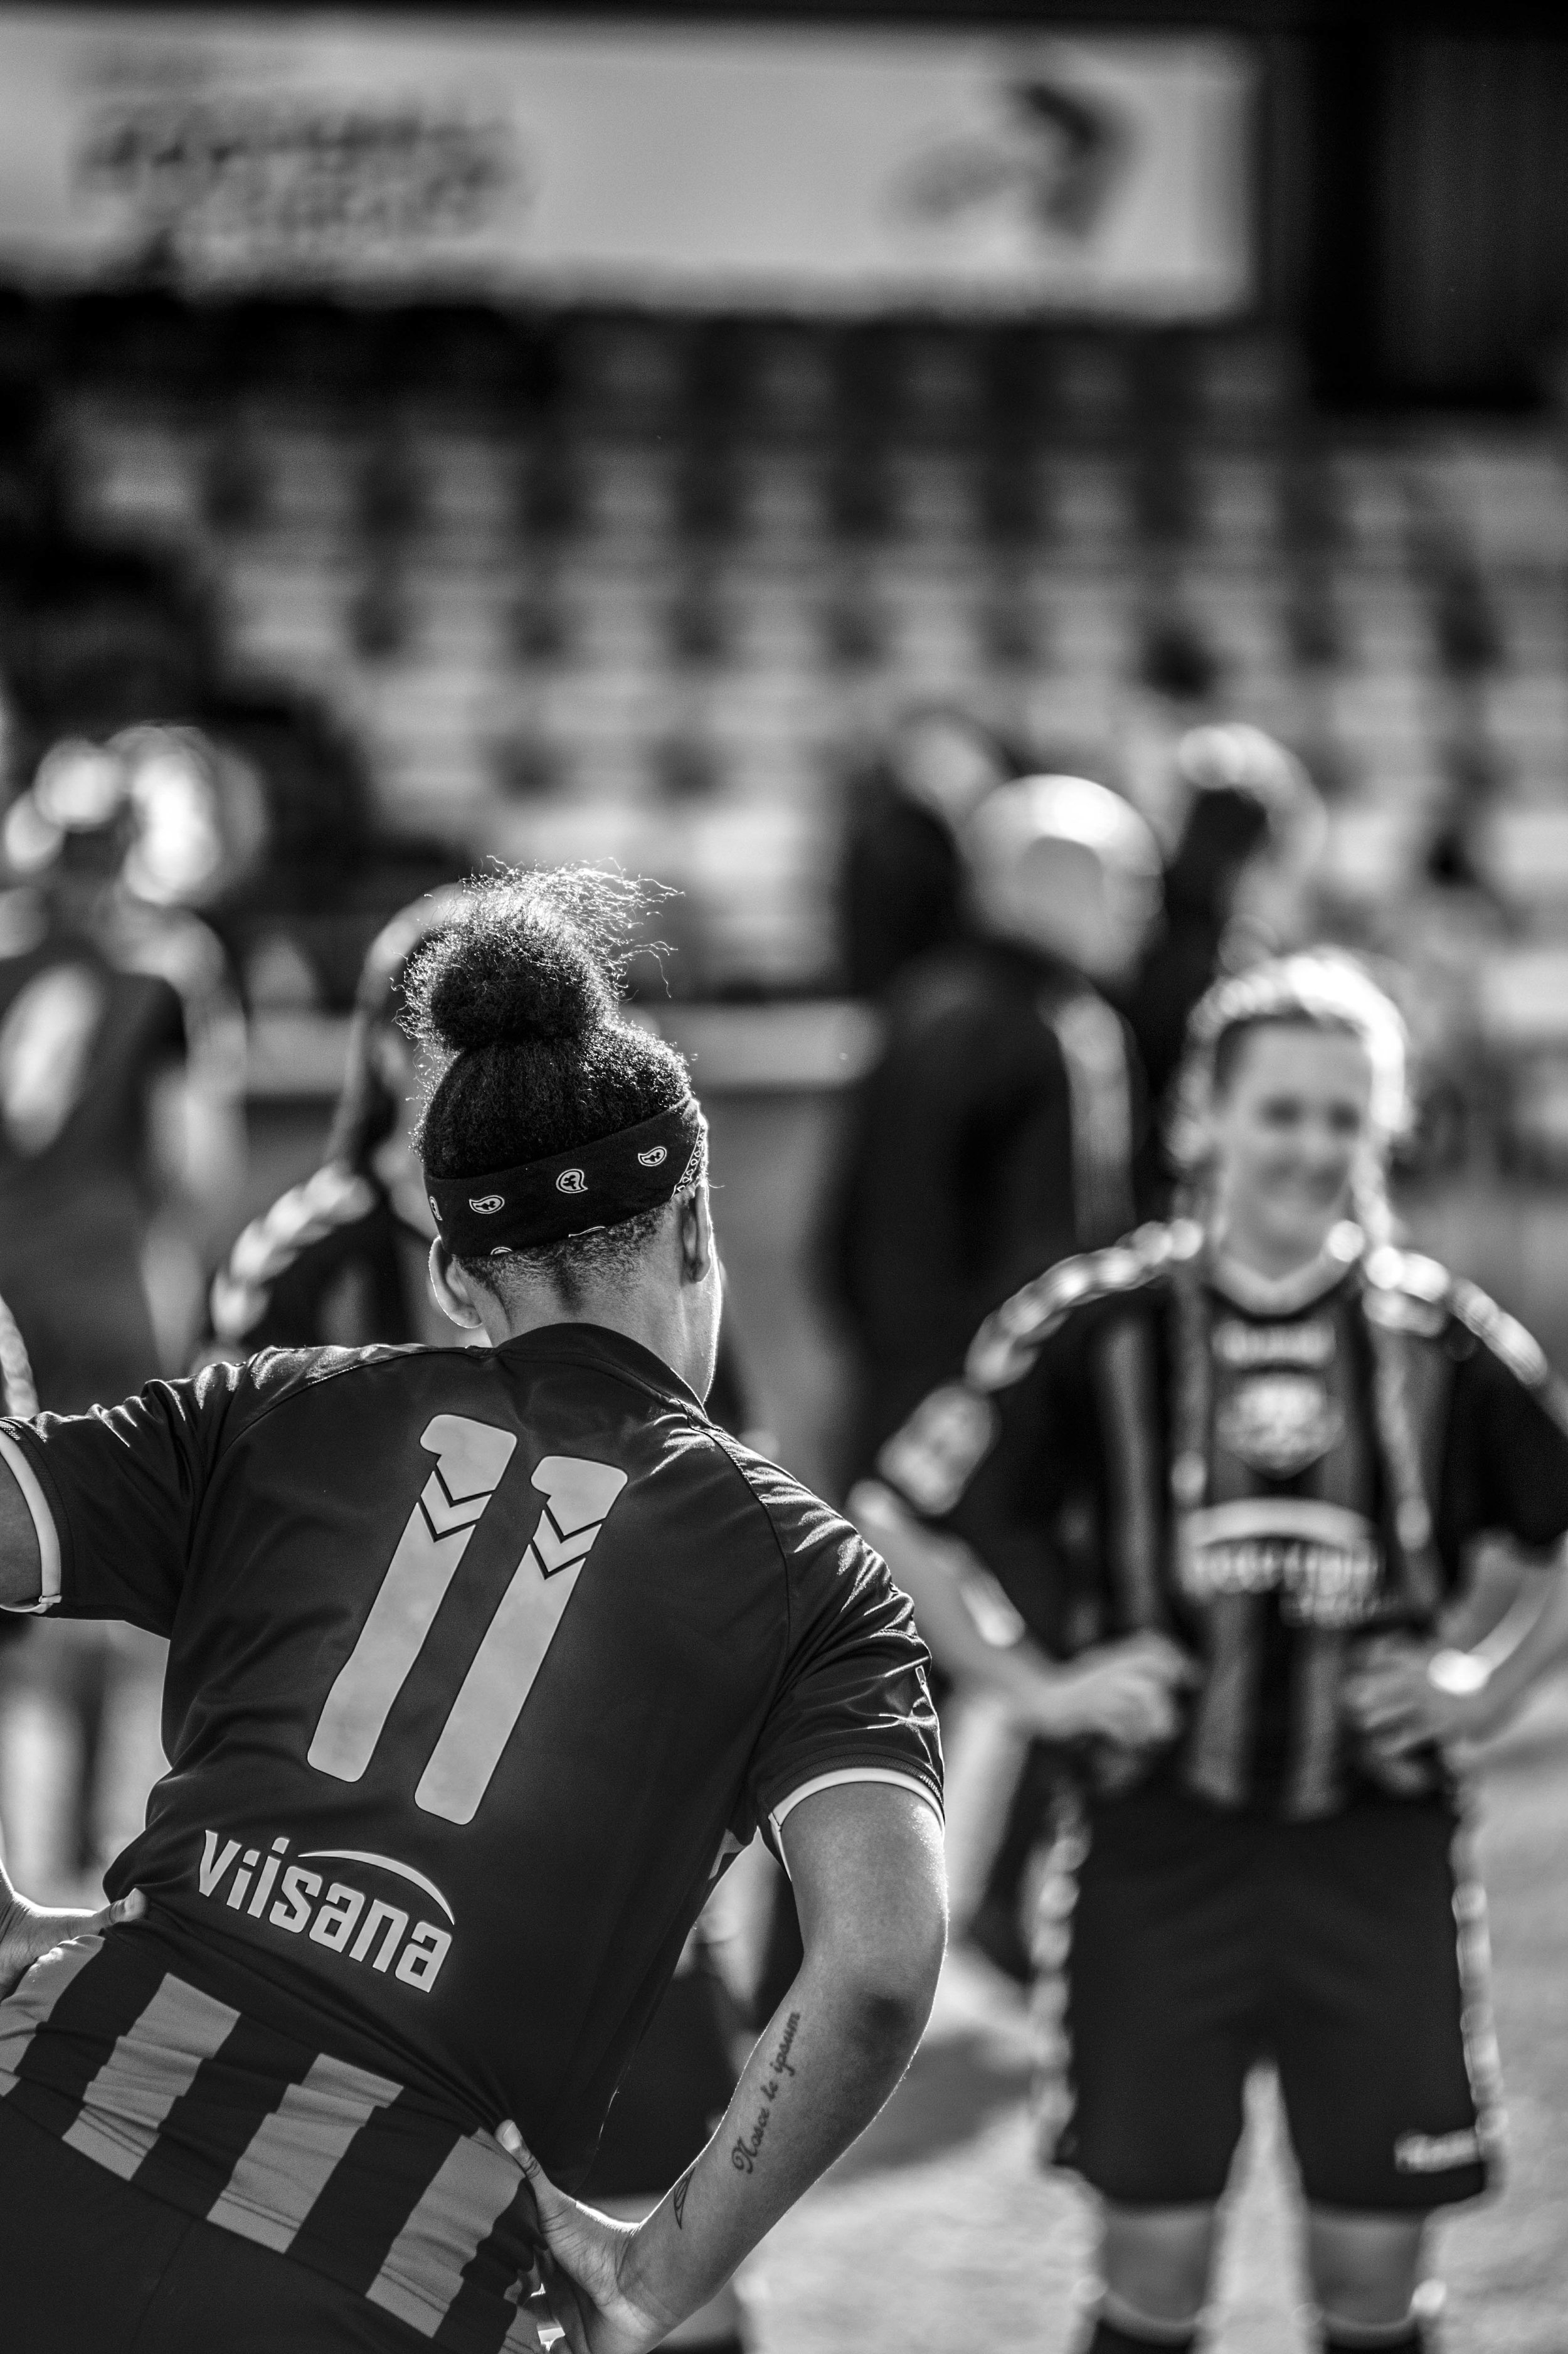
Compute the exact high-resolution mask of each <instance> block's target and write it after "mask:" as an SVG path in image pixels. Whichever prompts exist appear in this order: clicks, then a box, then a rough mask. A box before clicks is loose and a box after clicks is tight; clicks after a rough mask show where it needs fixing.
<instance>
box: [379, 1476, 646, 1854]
mask: <svg viewBox="0 0 1568 2354" xmlns="http://www.w3.org/2000/svg"><path fill="white" fill-rule="evenodd" d="M534 1485H535V1488H537V1489H538V1490H539V1491H540V1493H541V1494H542V1495H543V1497H544V1499H545V1504H544V1509H543V1511H541V1512H540V1514H539V1525H538V1527H537V1528H536V1529H535V1532H534V1535H533V1537H532V1539H531V1541H530V1542H529V1543H528V1545H527V1547H526V1548H525V1550H524V1554H523V1558H522V1560H521V1561H520V1562H519V1563H518V1564H517V1567H516V1569H515V1570H514V1573H513V1576H512V1583H511V1585H509V1586H508V1587H507V1589H506V1591H505V1593H504V1594H503V1596H502V1597H501V1602H500V1605H499V1606H498V1608H497V1610H496V1613H495V1616H494V1617H493V1619H492V1620H491V1622H490V1625H489V1626H488V1628H486V1629H485V1635H484V1640H483V1642H482V1643H481V1645H480V1647H479V1649H478V1650H477V1651H476V1652H475V1654H474V1657H473V1660H472V1663H471V1666H470V1668H469V1671H468V1673H467V1675H466V1676H465V1677H464V1678H463V1681H462V1689H461V1691H460V1692H459V1693H458V1696H457V1698H456V1700H455V1701H454V1702H452V1712H451V1714H450V1716H449V1717H448V1719H447V1721H446V1723H445V1724H444V1725H443V1726H442V1727H441V1734H440V1740H439V1741H438V1742H437V1744H436V1745H435V1748H434V1749H433V1750H432V1752H431V1753H430V1762H429V1765H427V1766H426V1768H425V1770H424V1773H423V1774H422V1775H421V1776H420V1777H419V1786H418V1789H417V1790H416V1791H415V1793H414V1802H415V1804H416V1805H417V1806H419V1807H422V1808H424V1810H425V1812H426V1813H427V1814H430V1815H440V1816H441V1817H442V1818H443V1819H445V1820H446V1821H447V1822H450V1823H469V1822H471V1821H472V1820H473V1818H474V1815H475V1814H476V1812H477V1811H478V1808H479V1804H480V1801H481V1799H482V1797H483V1796H484V1794H485V1792H486V1790H487V1789H488V1788H489V1787H490V1782H491V1777H492V1776H493V1774H494V1772H495V1769H496V1767H497V1766H498V1765H500V1763H501V1759H502V1755H503V1751H504V1750H505V1747H506V1744H507V1743H508V1742H509V1741H510V1740H511V1738H512V1734H513V1729H514V1726H515V1724H516V1723H517V1720H518V1718H519V1717H520V1716H521V1715H522V1713H523V1711H524V1706H525V1705H526V1703H527V1699H528V1695H529V1693H530V1692H531V1691H533V1689H534V1686H535V1682H536V1681H537V1679H538V1675H539V1670H540V1669H541V1668H542V1667H543V1666H544V1664H545V1658H546V1653H547V1652H548V1650H549V1648H550V1645H551V1644H552V1643H553V1642H554V1640H555V1638H556V1630H557V1628H559V1626H560V1623H561V1620H562V1619H563V1618H564V1617H565V1616H566V1612H567V1605H568V1604H569V1602H570V1601H571V1598H572V1596H573V1594H574V1593H575V1592H576V1591H577V1578H578V1575H579V1574H580V1572H581V1570H582V1565H583V1564H584V1562H585V1561H586V1560H587V1559H588V1554H589V1553H591V1552H592V1550H593V1546H594V1542H595V1539H596V1538H597V1537H598V1535H599V1531H600V1529H602V1528H603V1526H604V1524H605V1522H606V1521H607V1520H608V1519H609V1512H610V1508H611V1507H612V1505H613V1504H614V1502H615V1500H616V1498H617V1497H618V1496H619V1495H620V1491H621V1490H622V1489H623V1488H624V1487H625V1485H626V1474H625V1472H624V1471H621V1470H619V1469H617V1468H616V1466H615V1465H614V1464H613V1463H595V1462H592V1461H590V1460H589V1459H588V1458H587V1457H586V1456H577V1455H547V1456H546V1458H545V1459H544V1460H543V1462H541V1463H539V1464H536V1465H535V1470H534Z"/></svg>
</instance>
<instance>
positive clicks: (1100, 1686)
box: [849, 1479, 1192, 1748]
mask: <svg viewBox="0 0 1568 2354" xmlns="http://www.w3.org/2000/svg"><path fill="white" fill-rule="evenodd" d="M849 1511H850V1515H851V1518H852V1519H853V1521H854V1522H855V1524H856V1526H857V1527H858V1528H859V1529H860V1531H861V1532H862V1534H863V1536H864V1537H865V1539H866V1541H867V1543H870V1544H874V1546H875V1547H876V1550H877V1551H878V1553H881V1554H882V1556H883V1558H884V1560H885V1562H886V1564H887V1565H888V1567H889V1569H890V1570H891V1571H892V1573H893V1575H894V1579H895V1582H896V1583H897V1584H898V1585H901V1586H902V1587H903V1589H904V1591H905V1592H906V1594H907V1595H908V1596H909V1598H910V1600H911V1601H912V1602H913V1604H914V1605H915V1621H916V1626H917V1627H918V1628H919V1629H920V1632H921V1634H922V1636H923V1637H924V1638H925V1639H926V1641H927V1644H928V1645H929V1646H930V1649H931V1655H932V1657H933V1658H934V1659H936V1660H937V1662H938V1665H939V1666H940V1667H942V1668H944V1669H946V1670H947V1672H948V1675H950V1676H951V1677H952V1678H953V1679H954V1681H955V1682H958V1683H967V1684H969V1685H978V1686H980V1688H981V1689H983V1690H985V1691H990V1692H994V1693H995V1694H996V1695H997V1697H998V1698H999V1699H1001V1701H1002V1702H1005V1704H1006V1705H1007V1707H1008V1709H1009V1710H1010V1711H1011V1712H1012V1715H1013V1717H1014V1719H1015V1720H1016V1722H1017V1723H1018V1724H1019V1726H1020V1728H1021V1730H1022V1731H1024V1732H1027V1733H1031V1734H1035V1735H1037V1736H1039V1737H1041V1738H1043V1739H1045V1740H1054V1741H1068V1740H1073V1739H1075V1738H1077V1737H1079V1736H1082V1735H1085V1734H1099V1735H1101V1736H1102V1737H1104V1738H1105V1739H1107V1740H1110V1741H1114V1742H1117V1743H1118V1744H1121V1745H1122V1746H1124V1747H1127V1748H1143V1747H1147V1746H1150V1745H1152V1744H1157V1743H1160V1742H1163V1741H1168V1740H1170V1739H1171V1737H1172V1735H1173V1734H1175V1733H1176V1731H1177V1729H1178V1712H1177V1702H1176V1695H1177V1692H1178V1691H1180V1690H1181V1687H1182V1686H1183V1685H1184V1684H1186V1683H1188V1682H1190V1681H1192V1662H1191V1661H1190V1660H1189V1659H1188V1658H1187V1656H1186V1654H1185V1653H1184V1652H1183V1651H1181V1649H1179V1648H1178V1647H1177V1645H1176V1644H1174V1643H1173V1642H1171V1639H1170V1638H1169V1637H1168V1636H1164V1635H1159V1634H1145V1635H1134V1636H1130V1637H1128V1638H1126V1639H1125V1640H1123V1641H1121V1642H1116V1643H1106V1644H1101V1645H1098V1646H1097V1648H1096V1649H1093V1650H1091V1651H1086V1652H1085V1653H1083V1655H1082V1656H1081V1657H1080V1658H1078V1659H1074V1660H1071V1661H1069V1662H1067V1663H1065V1664H1064V1663H1063V1662H1061V1661H1058V1660H1055V1659H1051V1658H1050V1657H1049V1656H1048V1655H1047V1654H1046V1653H1045V1652H1044V1651H1043V1650H1042V1649H1040V1647H1039V1646H1038V1645H1037V1644H1036V1643H1034V1642H1033V1641H1032V1640H1031V1638H1030V1637H1029V1635H1028V1632H1027V1630H1026V1629H1025V1628H1024V1625H1023V1622H1022V1619H1021V1618H1020V1617H1018V1616H1017V1614H1016V1613H1015V1612H1013V1611H1012V1607H1011V1605H1009V1604H1008V1603H1007V1600H1006V1597H1005V1596H1003V1595H1002V1593H1001V1588H1000V1587H999V1586H998V1585H997V1583H996V1580H995V1579H994V1578H993V1577H992V1576H991V1573H990V1571H989V1570H988V1569H987V1568H986V1566H985V1564H984V1563H983V1562H981V1561H980V1557H979V1555H978V1554H976V1553H974V1552H973V1551H972V1550H971V1548H970V1547H969V1545H967V1544H965V1543H963V1542H962V1540H961V1539H960V1538H958V1537H953V1536H947V1535H943V1534H940V1533H939V1532H937V1531H936V1530H934V1529H929V1528H927V1527H925V1526H924V1525H923V1524H922V1523H921V1522H919V1521H917V1520H916V1518H915V1516H914V1514H913V1513H912V1512H910V1511H906V1508H905V1507H904V1505H902V1504H901V1503H900V1502H899V1500H898V1499H897V1498H896V1497H895V1495H894V1494H893V1492H892V1490H890V1489H889V1488H886V1487H885V1486H884V1485H883V1483H882V1481H881V1480H879V1479H863V1480H862V1481H861V1482H860V1484H859V1486H858V1487H857V1488H856V1489H855V1490H854V1492H853V1495H852V1496H851V1498H850V1500H849Z"/></svg>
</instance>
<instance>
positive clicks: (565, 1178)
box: [556, 1169, 588, 1193]
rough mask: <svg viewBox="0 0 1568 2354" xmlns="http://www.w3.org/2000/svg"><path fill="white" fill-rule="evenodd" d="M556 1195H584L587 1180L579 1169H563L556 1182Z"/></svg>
mask: <svg viewBox="0 0 1568 2354" xmlns="http://www.w3.org/2000/svg"><path fill="white" fill-rule="evenodd" d="M587 1192H588V1179H587V1178H586V1177H585V1176H584V1175H583V1172H582V1171H581V1170H580V1169H563V1170H562V1172H561V1173H560V1175H559V1176H558V1177H557V1178H556V1193H587Z"/></svg>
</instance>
